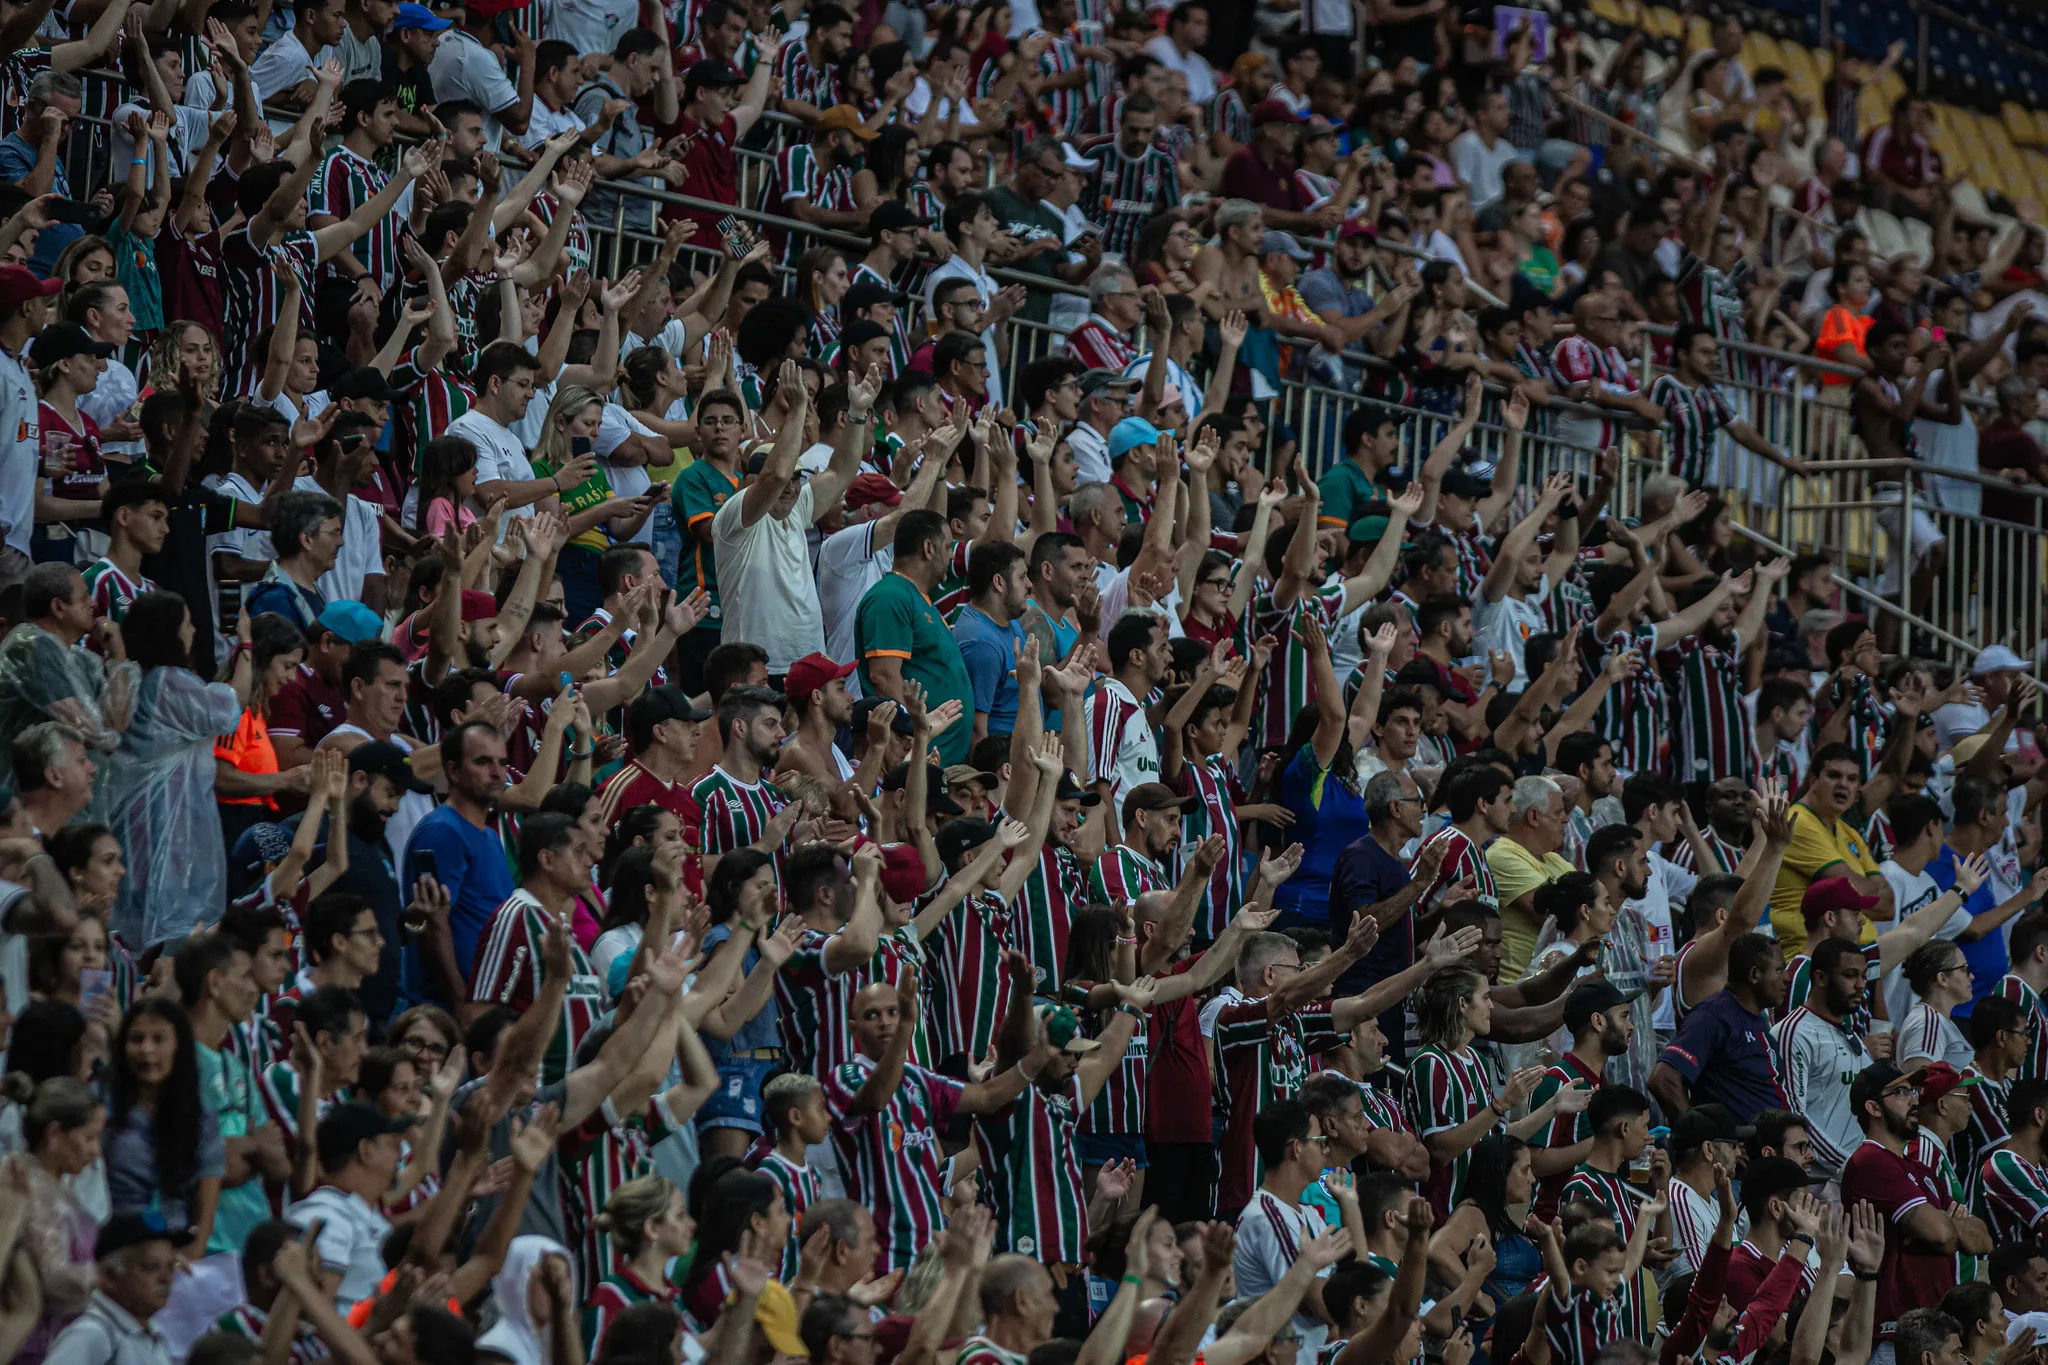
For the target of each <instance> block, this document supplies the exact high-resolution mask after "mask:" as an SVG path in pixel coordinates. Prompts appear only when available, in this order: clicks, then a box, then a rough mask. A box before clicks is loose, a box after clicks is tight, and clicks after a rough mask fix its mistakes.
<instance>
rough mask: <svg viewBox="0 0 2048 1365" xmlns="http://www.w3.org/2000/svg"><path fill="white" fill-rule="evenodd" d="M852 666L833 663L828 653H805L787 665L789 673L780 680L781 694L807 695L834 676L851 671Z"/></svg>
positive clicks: (840, 675)
mask: <svg viewBox="0 0 2048 1365" xmlns="http://www.w3.org/2000/svg"><path fill="white" fill-rule="evenodd" d="M853 668H854V666H853V665H852V664H842V663H834V662H833V661H832V659H831V657H830V656H829V655H824V654H806V655H804V657H803V658H801V659H798V660H797V661H796V662H795V663H793V664H791V665H790V666H789V674H788V676H786V677H785V678H784V679H783V681H782V691H783V695H785V696H790V697H808V696H810V695H811V693H813V692H815V691H817V690H818V689H819V688H821V687H823V686H824V685H825V684H826V683H828V682H831V681H832V680H833V679H834V678H843V677H845V676H846V675H847V674H849V673H851V672H853Z"/></svg>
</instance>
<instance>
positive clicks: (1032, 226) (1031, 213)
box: [981, 185, 1067, 322]
mask: <svg viewBox="0 0 2048 1365" xmlns="http://www.w3.org/2000/svg"><path fill="white" fill-rule="evenodd" d="M981 197H982V198H983V199H984V200H986V201H987V203H988V208H989V212H990V213H993V214H994V215H995V216H996V226H998V227H1000V228H1001V229H1002V230H1003V231H1005V232H1007V233H1009V234H1010V235H1011V236H1013V237H1015V238H1016V239H1017V240H1018V241H1020V242H1023V243H1025V244H1026V245H1029V244H1031V243H1033V242H1036V241H1038V240H1039V239H1040V238H1044V237H1050V238H1052V239H1053V240H1054V241H1055V242H1059V243H1060V244H1061V247H1062V249H1061V250H1059V251H1041V252H1039V253H1038V254H1037V255H1035V256H1031V257H1029V258H1027V259H1025V260H1022V261H1019V262H1018V263H1017V264H1015V265H1013V266H1011V267H1010V269H1012V270H1017V271H1021V272H1023V273H1024V274H1026V275H1044V276H1046V277H1047V278H1050V277H1051V275H1052V269H1053V267H1054V266H1056V265H1064V264H1065V263H1066V259H1067V253H1066V251H1065V249H1064V248H1065V243H1066V240H1067V220H1066V219H1065V218H1063V217H1061V216H1060V215H1059V214H1058V213H1057V212H1055V211H1054V210H1053V209H1052V208H1051V206H1049V205H1047V204H1045V203H1042V202H1041V203H1037V204H1031V203H1027V202H1025V200H1024V198H1023V196H1022V195H1020V194H1018V193H1017V192H1016V191H1015V190H1013V189H1011V188H1010V187H1009V186H1008V185H998V186H996V187H995V188H994V189H992V190H988V191H986V192H984V193H983V195H982V196H981ZM1051 315H1052V293H1051V291H1049V290H1044V289H1034V290H1032V291H1030V295H1029V297H1027V298H1026V299H1025V301H1024V306H1023V307H1022V308H1020V309H1018V310H1017V316H1018V317H1021V318H1025V319H1028V320H1029V321H1032V322H1044V321H1045V320H1046V319H1047V318H1049V317H1050V316H1051Z"/></svg>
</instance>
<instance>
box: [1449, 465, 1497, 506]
mask: <svg viewBox="0 0 2048 1365" xmlns="http://www.w3.org/2000/svg"><path fill="white" fill-rule="evenodd" d="M1439 491H1441V492H1444V493H1448V494H1450V495H1451V496H1452V497H1454V498H1464V499H1465V500H1466V501H1468V502H1477V501H1479V500H1480V499H1481V498H1484V497H1485V496H1487V495H1488V494H1489V493H1491V492H1493V483H1492V481H1491V480H1488V479H1482V478H1480V477H1479V476H1478V475H1477V474H1474V473H1472V472H1471V471H1470V470H1468V469H1465V468H1463V467H1462V466H1461V467H1459V468H1457V469H1453V470H1452V471H1451V472H1450V473H1448V474H1446V475H1444V481H1443V486H1442V488H1441V489H1440V490H1439Z"/></svg>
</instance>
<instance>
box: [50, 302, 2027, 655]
mask: <svg viewBox="0 0 2048 1365" xmlns="http://www.w3.org/2000/svg"><path fill="white" fill-rule="evenodd" d="M46 330H47V329H46ZM2026 666H2027V661H2026V660H2025V659H2022V658H2021V657H2020V656H2019V655H2017V654H2015V653H2013V652H2012V651H2011V650H2010V649H2007V648H2006V647H2005V646H2004V645H1987V646H1986V647H1985V648H1983V649H1981V650H1979V651H1978V652H1977V657H1976V658H1974V659H1972V660H1970V676H1971V677H1973V678H1981V677H1983V676H1984V675H1985V674H1986V673H2006V672H2013V671H2024V670H2025V669H2026Z"/></svg>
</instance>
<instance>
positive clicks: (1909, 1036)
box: [1893, 1000, 1942, 1071]
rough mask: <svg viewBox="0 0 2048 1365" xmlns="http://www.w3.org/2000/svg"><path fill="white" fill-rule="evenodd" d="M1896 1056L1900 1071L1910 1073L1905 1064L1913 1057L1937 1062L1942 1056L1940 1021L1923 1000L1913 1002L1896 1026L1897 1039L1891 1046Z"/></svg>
mask: <svg viewBox="0 0 2048 1365" xmlns="http://www.w3.org/2000/svg"><path fill="white" fill-rule="evenodd" d="M1893 1050H1894V1051H1895V1052H1896V1053H1897V1055H1898V1058H1899V1060H1898V1065H1899V1067H1900V1069H1901V1070H1906V1071H1910V1070H1912V1068H1911V1067H1909V1066H1907V1065H1906V1063H1907V1062H1908V1061H1910V1060H1912V1059H1913V1058H1915V1057H1924V1058H1927V1059H1928V1060H1930V1061H1939V1060H1940V1059H1941V1054H1942V1046H1941V1019H1940V1017H1939V1016H1938V1015H1937V1014H1936V1013H1935V1012H1934V1009H1933V1007H1932V1006H1930V1005H1928V1003H1927V1002H1926V1001H1924V1000H1921V1001H1915V1002H1914V1005H1913V1008H1912V1009H1911V1010H1909V1011H1907V1013H1906V1017H1905V1019H1904V1020H1903V1021H1902V1022H1901V1023H1900V1024H1899V1026H1898V1038H1897V1040H1896V1042H1895V1043H1894V1044H1893Z"/></svg>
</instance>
